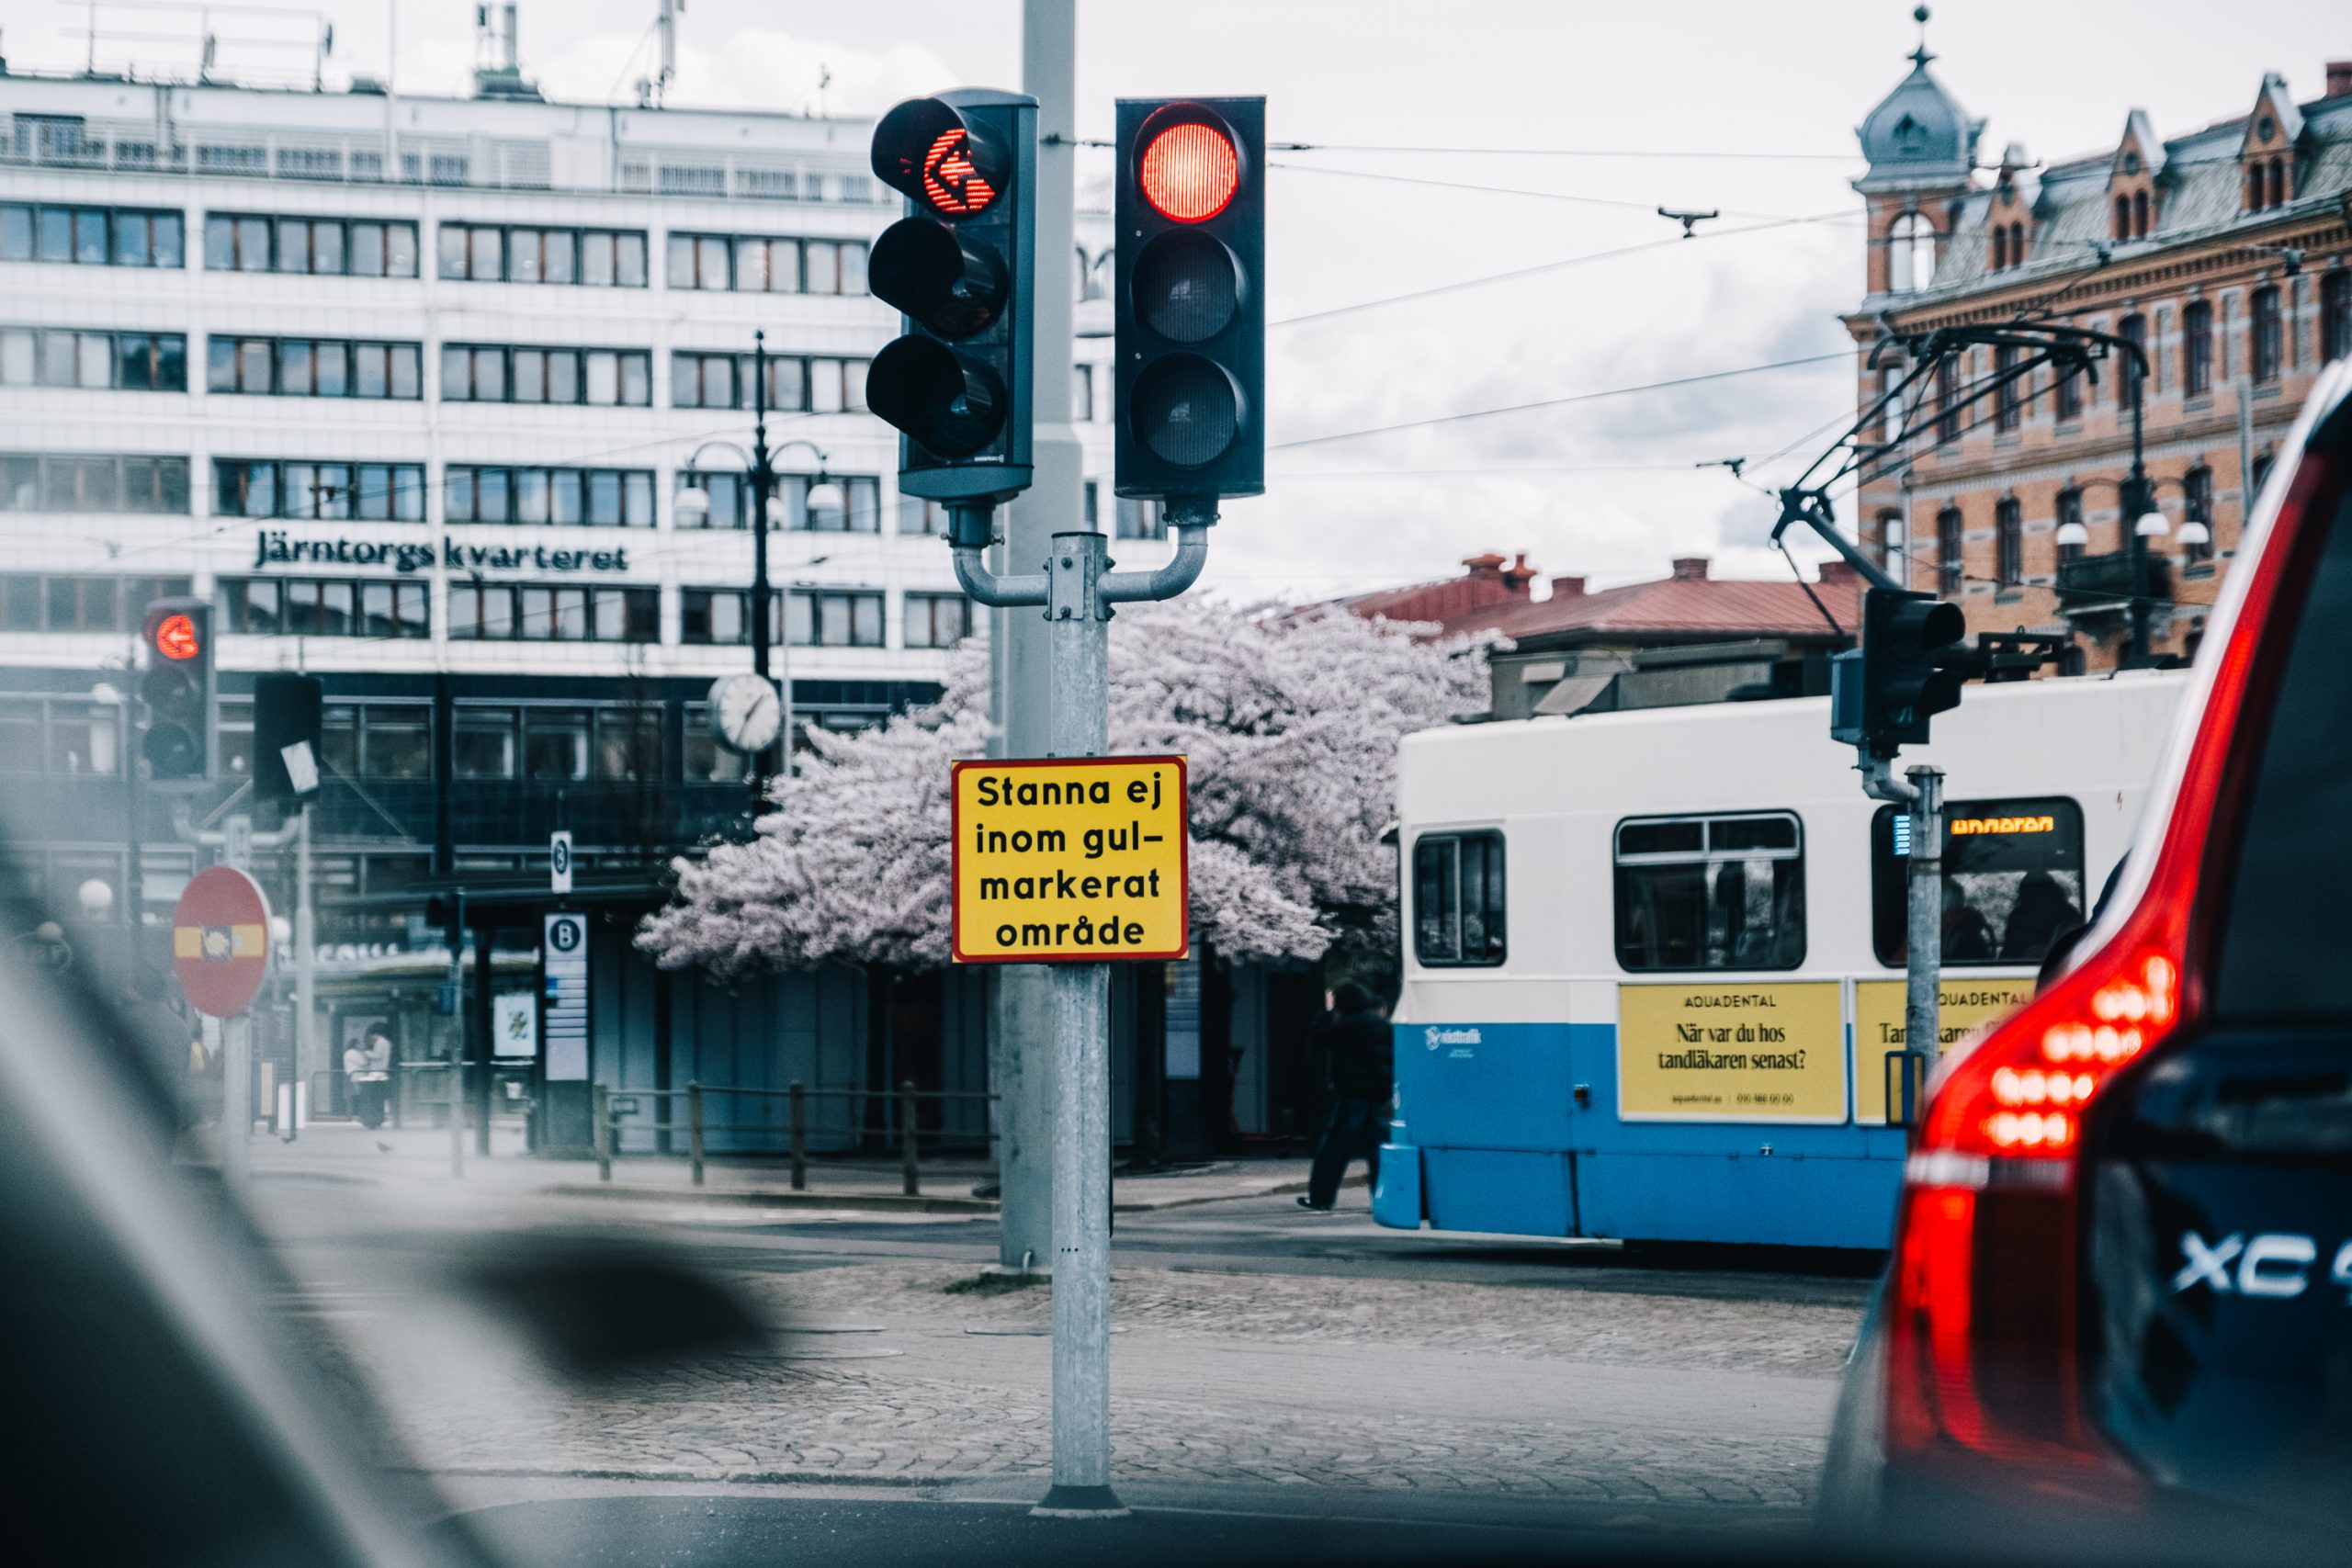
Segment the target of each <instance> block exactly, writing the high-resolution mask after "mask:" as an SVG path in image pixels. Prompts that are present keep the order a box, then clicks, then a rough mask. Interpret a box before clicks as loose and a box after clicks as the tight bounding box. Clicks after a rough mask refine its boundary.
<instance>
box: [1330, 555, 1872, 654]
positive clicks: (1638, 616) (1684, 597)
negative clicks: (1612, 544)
mask: <svg viewBox="0 0 2352 1568" xmlns="http://www.w3.org/2000/svg"><path fill="white" fill-rule="evenodd" d="M1433 586H1451V585H1447V584H1435V585H1432V584H1424V585H1421V586H1420V587H1419V588H1415V589H1403V590H1392V591H1390V592H1389V593H1386V594H1367V595H1365V596H1363V598H1362V599H1358V600H1352V601H1350V602H1349V603H1348V606H1347V607H1348V608H1349V609H1350V610H1351V611H1353V612H1354V613H1355V614H1357V615H1364V616H1367V617H1384V618H1386V619H1390V620H1399V621H1402V620H1433V621H1437V622H1440V623H1441V624H1442V626H1444V628H1445V631H1446V633H1447V635H1450V636H1460V635H1463V634H1464V633H1470V632H1498V633H1500V634H1501V635H1503V636H1505V637H1510V639H1511V640H1512V641H1514V642H1517V643H1521V644H1526V643H1530V642H1532V643H1536V644H1538V645H1541V644H1544V643H1551V642H1605V641H1613V640H1617V639H1621V638H1627V637H1635V638H1655V637H1674V638H1690V639H1707V638H1714V637H1826V636H1827V635H1828V626H1826V624H1825V623H1824V621H1823V619H1822V615H1821V609H1820V608H1818V607H1816V606H1815V604H1814V602H1813V599H1812V598H1811V597H1810V596H1809V595H1808V594H1807V593H1806V592H1805V585H1804V583H1801V582H1794V581H1778V582H1776V581H1747V580H1741V579H1730V580H1724V579H1716V578H1711V577H1709V576H1708V575H1707V558H1705V557H1703V556H1692V557H1686V558H1681V559H1679V560H1677V561H1676V562H1675V563H1674V573H1673V575H1672V576H1669V577H1663V578H1658V579H1656V580H1655V581H1648V582H1634V583H1628V584H1626V585H1625V586H1623V587H1622V588H1604V589H1600V590H1598V591H1592V592H1589V591H1587V589H1586V588H1585V586H1584V580H1583V579H1582V578H1577V577H1559V578H1555V579H1553V580H1552V596H1551V597H1550V598H1548V599H1544V600H1539V601H1530V600H1527V599H1523V598H1520V597H1518V596H1516V595H1514V596H1512V597H1510V598H1509V599H1496V600H1490V601H1489V602H1487V603H1486V604H1473V605H1469V606H1465V607H1464V608H1463V609H1461V610H1459V611H1456V612H1454V613H1453V614H1434V615H1433V614H1430V613H1428V612H1427V611H1426V610H1421V609H1420V607H1419V603H1418V602H1414V601H1411V600H1410V597H1409V596H1410V595H1412V594H1415V593H1423V592H1427V590H1428V589H1429V588H1430V587H1433ZM1861 589H1862V584H1861V582H1860V579H1859V578H1857V577H1856V576H1855V574H1854V572H1853V571H1852V570H1851V569H1850V568H1849V567H1847V566H1846V565H1845V564H1844V563H1843V562H1839V561H1833V562H1830V563H1829V564H1828V565H1827V566H1826V567H1824V568H1823V570H1822V574H1821V581H1819V582H1817V583H1815V584H1814V585H1813V591H1814V592H1815V593H1817V594H1819V595H1820V598H1821V604H1822V605H1824V606H1826V607H1827V609H1828V610H1829V612H1830V613H1831V614H1832V615H1835V616H1836V617H1837V618H1838V624H1839V625H1840V626H1842V627H1843V628H1844V629H1845V630H1846V631H1848V632H1849V633H1851V632H1852V631H1854V630H1855V629H1856V628H1858V627H1859V626H1860V624H1861ZM1400 598H1401V599H1404V600H1406V601H1407V602H1408V603H1411V604H1413V606H1414V608H1415V609H1416V610H1417V611H1419V613H1415V614H1399V613H1398V611H1397V609H1393V608H1389V607H1388V605H1387V604H1386V603H1385V601H1389V600H1392V599H1400Z"/></svg>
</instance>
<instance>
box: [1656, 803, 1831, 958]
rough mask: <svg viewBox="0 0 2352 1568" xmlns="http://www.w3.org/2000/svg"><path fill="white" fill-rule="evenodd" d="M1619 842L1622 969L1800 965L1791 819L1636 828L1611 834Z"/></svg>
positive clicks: (1672, 821) (1797, 872)
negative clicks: (1614, 835)
mask: <svg viewBox="0 0 2352 1568" xmlns="http://www.w3.org/2000/svg"><path fill="white" fill-rule="evenodd" d="M1616 840H1617V841H1616V925H1617V962H1618V964H1619V965H1620V966H1621V967H1623V968H1624V969H1627V970H1629V971H1633V972H1635V973H1640V972H1642V971H1646V970H1661V969H1686V970H1687V969H1793V968H1795V967H1797V965H1799V964H1803V963H1804V835H1803V829H1802V827H1801V825H1800V824H1799V823H1798V821H1797V818H1796V815H1795V813H1793V812H1788V811H1772V812H1753V813H1742V814H1740V815H1737V816H1725V817H1672V818H1646V819H1634V820H1629V821H1624V822H1620V823H1619V824H1618V825H1617V836H1616Z"/></svg>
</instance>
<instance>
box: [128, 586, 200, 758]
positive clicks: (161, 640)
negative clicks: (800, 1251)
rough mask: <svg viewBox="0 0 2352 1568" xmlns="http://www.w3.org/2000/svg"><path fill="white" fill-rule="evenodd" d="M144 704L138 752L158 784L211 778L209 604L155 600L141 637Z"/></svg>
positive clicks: (192, 600)
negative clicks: (144, 660)
mask: <svg viewBox="0 0 2352 1568" xmlns="http://www.w3.org/2000/svg"><path fill="white" fill-rule="evenodd" d="M141 641H142V642H143V643H144V644H145V646H146V649H147V672H146V674H145V675H143V676H142V677H141V679H140V682H139V695H140V697H141V699H142V700H143V701H145V703H146V704H147V737H146V739H145V740H143V741H142V742H141V751H142V752H144V754H145V755H146V758H147V767H148V772H149V773H150V774H151V776H153V778H154V779H156V780H157V781H159V782H164V783H168V782H170V781H172V780H203V779H209V778H210V777H211V776H212V606H211V605H210V604H208V603H207V602H206V601H204V600H202V599H158V600H155V601H154V602H153V603H152V604H149V605H148V606H147V619H146V621H145V623H144V626H143V627H142V629H141Z"/></svg>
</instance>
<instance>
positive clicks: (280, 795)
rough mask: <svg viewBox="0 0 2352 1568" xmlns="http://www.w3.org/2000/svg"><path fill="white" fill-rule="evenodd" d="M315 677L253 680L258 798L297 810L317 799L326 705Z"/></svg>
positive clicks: (271, 676) (280, 675) (279, 676)
mask: <svg viewBox="0 0 2352 1568" xmlns="http://www.w3.org/2000/svg"><path fill="white" fill-rule="evenodd" d="M325 688H326V682H323V681H321V680H320V679H319V678H318V677H317V676H316V675H289V674H283V673H277V672H272V673H268V674H263V675H256V676H254V795H257V796H258V797H260V798H261V799H263V800H271V801H276V802H277V803H279V804H280V805H288V806H290V805H293V804H296V803H297V802H300V801H303V800H307V799H309V798H310V797H311V795H315V794H317V793H318V788H319V768H320V756H319V746H320V739H321V733H322V732H321V728H320V720H321V711H322V710H321V705H322V698H323V696H324V694H325Z"/></svg>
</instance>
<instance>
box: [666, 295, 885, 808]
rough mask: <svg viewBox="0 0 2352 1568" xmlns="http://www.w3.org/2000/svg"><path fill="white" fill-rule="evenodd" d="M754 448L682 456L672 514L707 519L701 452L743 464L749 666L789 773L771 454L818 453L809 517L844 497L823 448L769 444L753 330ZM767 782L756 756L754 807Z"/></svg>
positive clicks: (763, 344) (758, 338) (762, 368)
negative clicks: (777, 719) (775, 620)
mask: <svg viewBox="0 0 2352 1568" xmlns="http://www.w3.org/2000/svg"><path fill="white" fill-rule="evenodd" d="M795 446H806V447H808V448H809V450H810V451H811V452H814V453H815V454H817V476H816V481H815V482H814V483H813V484H811V485H810V486H809V496H808V502H807V505H808V508H809V513H810V514H811V516H812V517H813V516H814V515H815V514H816V513H822V512H831V513H841V512H844V511H845V510H846V509H847V506H848V502H847V498H846V496H845V494H844V492H843V491H842V487H841V486H840V485H839V484H838V483H836V482H835V481H834V479H832V477H831V475H830V474H828V473H827V472H826V471H825V465H826V463H827V462H828V461H829V460H830V458H829V457H828V454H827V453H826V451H825V449H824V448H823V447H821V446H818V445H817V444H816V443H815V442H813V441H787V442H786V443H785V444H784V445H783V446H781V447H777V448H774V449H771V448H770V447H769V446H768V350H767V333H764V332H754V333H752V449H751V451H749V452H745V451H744V450H743V449H742V448H741V446H736V445H735V444H734V443H733V442H731V441H706V442H704V443H703V444H702V445H701V446H697V447H695V449H694V452H693V454H692V455H691V456H690V457H687V458H686V468H685V473H684V476H683V478H684V489H682V490H680V491H678V494H677V497H676V499H675V501H673V502H672V504H673V507H674V509H675V511H674V513H673V515H674V518H675V521H676V522H677V524H678V525H680V526H681V527H686V528H699V527H701V526H703V525H705V524H707V522H709V520H710V491H709V490H708V488H707V486H705V485H703V484H700V483H698V482H696V481H697V480H698V479H700V478H701V476H700V475H699V474H697V473H696V472H695V465H696V464H697V463H699V462H700V461H701V460H702V455H703V454H704V453H705V452H708V451H711V450H714V449H718V450H723V451H728V452H731V453H733V454H734V455H735V457H736V459H737V460H738V461H739V462H741V464H742V465H743V468H744V473H745V478H746V479H748V480H749V481H750V483H751V486H752V592H751V599H750V603H749V604H748V605H747V606H746V608H747V610H748V611H749V613H750V615H751V620H752V671H753V672H754V673H755V674H757V675H758V676H759V677H760V679H761V680H763V681H766V682H769V683H770V684H772V685H775V687H776V688H777V691H776V694H777V696H778V698H779V699H780V700H781V702H782V705H783V708H784V728H783V736H784V771H785V773H786V774H787V775H788V774H790V773H791V772H792V685H791V682H789V681H785V682H777V681H776V679H775V675H774V674H773V673H772V672H771V671H770V669H769V648H770V644H771V642H772V640H773V639H772V638H771V637H770V635H769V630H768V605H769V604H770V602H771V601H772V600H773V598H774V597H775V594H774V591H773V590H772V589H771V587H770V586H769V583H768V501H769V498H770V495H771V493H772V492H773V491H775V479H776V472H775V459H776V458H777V457H778V456H780V455H781V454H782V453H784V452H788V451H790V450H791V449H792V448H793V447H795ZM765 783H766V781H765V780H764V779H763V778H762V777H761V775H760V771H759V764H758V761H757V760H756V759H754V761H753V762H752V801H753V802H754V806H753V809H754V811H756V810H757V804H756V803H757V802H758V801H759V799H760V797H761V795H762V793H763V785H764V784H765Z"/></svg>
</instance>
